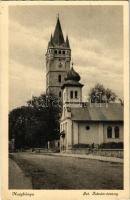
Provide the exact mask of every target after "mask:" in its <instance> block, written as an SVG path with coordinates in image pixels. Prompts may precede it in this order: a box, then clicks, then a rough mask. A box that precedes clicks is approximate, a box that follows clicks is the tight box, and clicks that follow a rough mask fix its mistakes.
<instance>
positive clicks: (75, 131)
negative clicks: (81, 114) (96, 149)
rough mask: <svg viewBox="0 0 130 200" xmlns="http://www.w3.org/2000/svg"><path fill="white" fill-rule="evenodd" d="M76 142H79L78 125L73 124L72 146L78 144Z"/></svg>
mask: <svg viewBox="0 0 130 200" xmlns="http://www.w3.org/2000/svg"><path fill="white" fill-rule="evenodd" d="M78 142H79V130H78V123H77V122H73V144H78Z"/></svg>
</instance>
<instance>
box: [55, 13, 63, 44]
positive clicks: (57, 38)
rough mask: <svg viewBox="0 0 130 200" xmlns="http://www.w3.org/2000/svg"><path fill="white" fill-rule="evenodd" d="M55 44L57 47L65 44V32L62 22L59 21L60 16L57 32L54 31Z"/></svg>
mask: <svg viewBox="0 0 130 200" xmlns="http://www.w3.org/2000/svg"><path fill="white" fill-rule="evenodd" d="M53 42H54V43H55V44H57V45H61V44H63V43H65V41H64V36H63V32H62V29H61V24H60V20H59V14H58V17H57V23H56V27H55V31H54V35H53Z"/></svg>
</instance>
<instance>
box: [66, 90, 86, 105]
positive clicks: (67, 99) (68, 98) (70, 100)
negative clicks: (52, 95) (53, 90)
mask: <svg viewBox="0 0 130 200" xmlns="http://www.w3.org/2000/svg"><path fill="white" fill-rule="evenodd" d="M71 91H73V98H72V99H71V98H70V92H71ZM75 91H77V92H78V96H77V98H75ZM63 101H64V102H63V103H65V102H69V103H72V102H77V103H79V102H82V89H81V88H79V87H76V88H75V87H66V88H65V89H64V91H63ZM77 105H78V104H75V105H73V107H77Z"/></svg>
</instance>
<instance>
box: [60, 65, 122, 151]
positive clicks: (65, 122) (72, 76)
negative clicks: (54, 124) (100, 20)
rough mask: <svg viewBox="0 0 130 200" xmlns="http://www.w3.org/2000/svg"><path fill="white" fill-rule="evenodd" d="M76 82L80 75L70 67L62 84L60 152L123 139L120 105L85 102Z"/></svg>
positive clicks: (80, 85) (79, 84)
mask: <svg viewBox="0 0 130 200" xmlns="http://www.w3.org/2000/svg"><path fill="white" fill-rule="evenodd" d="M79 81H80V76H79V74H78V73H76V72H75V70H74V69H73V67H72V68H71V69H70V71H69V72H68V73H67V77H66V80H65V82H64V84H63V86H62V89H63V113H62V117H61V122H60V133H61V137H60V148H61V151H69V150H71V149H72V148H73V146H74V145H77V144H90V145H92V144H96V145H98V144H102V143H108V142H123V106H122V105H121V104H120V103H109V104H89V103H87V104H86V105H85V104H84V103H83V102H82V87H83V85H82V84H81V83H80V82H79Z"/></svg>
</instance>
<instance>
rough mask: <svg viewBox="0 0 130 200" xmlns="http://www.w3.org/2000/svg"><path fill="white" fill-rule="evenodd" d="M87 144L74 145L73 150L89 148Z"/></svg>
mask: <svg viewBox="0 0 130 200" xmlns="http://www.w3.org/2000/svg"><path fill="white" fill-rule="evenodd" d="M89 147H90V145H89V144H74V145H73V148H89Z"/></svg>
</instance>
